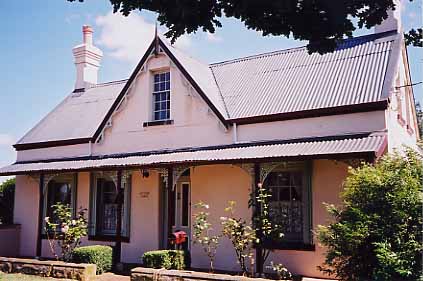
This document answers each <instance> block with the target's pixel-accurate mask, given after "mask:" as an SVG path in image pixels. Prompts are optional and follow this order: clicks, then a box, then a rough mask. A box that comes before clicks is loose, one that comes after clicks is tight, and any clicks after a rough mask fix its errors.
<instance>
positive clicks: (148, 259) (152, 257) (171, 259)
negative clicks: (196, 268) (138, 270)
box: [142, 250, 191, 270]
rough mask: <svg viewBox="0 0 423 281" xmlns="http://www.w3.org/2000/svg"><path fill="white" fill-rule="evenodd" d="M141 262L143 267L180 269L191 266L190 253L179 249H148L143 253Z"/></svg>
mask: <svg viewBox="0 0 423 281" xmlns="http://www.w3.org/2000/svg"><path fill="white" fill-rule="evenodd" d="M142 262H143V266H145V267H150V268H165V269H179V270H180V269H186V268H189V267H190V266H191V255H190V253H189V251H179V250H159V251H150V252H145V253H144V255H143V256H142Z"/></svg>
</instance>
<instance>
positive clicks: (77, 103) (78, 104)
mask: <svg viewBox="0 0 423 281" xmlns="http://www.w3.org/2000/svg"><path fill="white" fill-rule="evenodd" d="M125 83H126V80H121V81H114V82H108V83H103V84H98V85H96V86H93V87H91V88H88V89H86V90H85V92H77V93H71V94H70V95H68V96H67V97H66V98H65V100H64V101H62V102H61V103H60V104H59V105H58V106H57V107H56V108H55V109H53V110H52V111H51V112H50V113H49V114H48V115H47V116H46V117H44V118H43V119H42V120H41V121H40V122H39V123H38V124H37V125H36V126H35V127H34V128H32V129H31V130H30V131H29V132H28V133H27V134H26V135H25V136H24V137H23V138H21V139H20V140H19V141H18V144H25V143H36V142H45V141H57V140H67V139H76V138H91V137H92V136H93V134H94V132H95V131H96V130H97V128H98V127H99V125H100V123H101V121H102V120H103V118H104V116H105V115H106V113H107V111H108V110H109V108H110V107H111V105H112V103H113V102H114V101H115V99H116V97H117V96H118V94H119V92H120V91H121V90H122V88H123V86H124V85H125Z"/></svg>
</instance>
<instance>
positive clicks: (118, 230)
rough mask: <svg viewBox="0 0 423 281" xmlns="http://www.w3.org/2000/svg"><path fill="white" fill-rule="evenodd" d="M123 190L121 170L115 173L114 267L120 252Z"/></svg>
mask: <svg viewBox="0 0 423 281" xmlns="http://www.w3.org/2000/svg"><path fill="white" fill-rule="evenodd" d="M123 198H124V194H123V188H122V170H118V171H117V197H116V203H117V210H116V216H117V222H116V244H115V251H114V253H115V255H114V257H113V258H114V259H113V264H114V266H116V265H117V264H119V263H120V258H121V252H122V206H123Z"/></svg>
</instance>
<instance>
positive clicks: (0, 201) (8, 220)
mask: <svg viewBox="0 0 423 281" xmlns="http://www.w3.org/2000/svg"><path fill="white" fill-rule="evenodd" d="M15 183H16V180H15V178H12V179H8V180H6V181H5V182H3V183H1V184H0V224H12V223H13V206H14V202H15Z"/></svg>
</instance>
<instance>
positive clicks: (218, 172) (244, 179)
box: [191, 165, 252, 271]
mask: <svg viewBox="0 0 423 281" xmlns="http://www.w3.org/2000/svg"><path fill="white" fill-rule="evenodd" d="M251 183H252V182H251V177H250V176H249V175H248V174H247V172H245V171H244V170H242V169H241V168H239V167H237V166H233V165H213V166H212V165H210V166H200V167H195V168H194V169H192V170H191V186H192V190H191V204H192V206H194V204H196V203H198V202H199V201H203V202H204V203H206V204H208V205H209V207H210V208H209V209H208V212H209V213H210V222H211V223H212V225H213V228H214V229H215V231H216V232H215V233H216V234H219V233H220V231H221V225H220V217H222V216H227V215H228V214H227V213H226V212H225V211H224V209H225V207H227V206H228V201H231V200H232V201H236V202H237V204H236V215H237V216H239V217H241V218H244V219H245V220H247V221H250V220H251V215H252V213H251V210H250V209H248V199H249V194H250V192H251ZM196 212H198V211H197V210H196V209H195V208H192V211H191V213H192V214H195V213H196ZM191 256H192V267H194V268H208V267H209V259H208V258H207V256H206V254H205V253H204V252H203V250H202V249H201V248H200V247H199V246H197V245H193V246H192V250H191ZM236 260H237V259H236V256H235V252H234V250H233V248H232V245H231V243H230V241H229V240H228V239H222V240H221V243H220V245H219V248H218V250H217V255H216V261H215V268H217V269H224V270H234V271H236V270H239V266H238V264H237V263H236Z"/></svg>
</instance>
